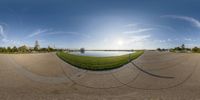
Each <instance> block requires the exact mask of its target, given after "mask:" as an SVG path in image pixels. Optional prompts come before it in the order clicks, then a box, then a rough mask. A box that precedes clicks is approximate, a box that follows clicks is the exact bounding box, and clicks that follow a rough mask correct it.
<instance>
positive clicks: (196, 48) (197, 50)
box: [192, 47, 200, 52]
mask: <svg viewBox="0 0 200 100" xmlns="http://www.w3.org/2000/svg"><path fill="white" fill-rule="evenodd" d="M199 51H200V50H199V48H198V47H194V48H192V52H199Z"/></svg>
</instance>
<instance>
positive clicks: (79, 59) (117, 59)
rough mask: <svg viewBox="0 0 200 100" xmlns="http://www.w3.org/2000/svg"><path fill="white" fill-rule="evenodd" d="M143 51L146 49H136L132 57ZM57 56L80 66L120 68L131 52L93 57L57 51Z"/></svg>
mask: <svg viewBox="0 0 200 100" xmlns="http://www.w3.org/2000/svg"><path fill="white" fill-rule="evenodd" d="M143 53H144V51H136V52H135V53H132V54H130V59H131V60H134V59H136V58H137V57H139V56H140V55H142V54H143ZM57 56H58V57H60V58H61V59H62V60H64V61H65V62H67V63H69V64H71V65H73V66H76V67H78V68H82V69H87V70H95V71H101V70H110V69H114V68H118V67H121V66H123V65H125V64H127V63H128V62H129V60H128V59H129V54H126V55H121V56H111V57H91V56H79V55H74V54H69V53H65V52H57Z"/></svg>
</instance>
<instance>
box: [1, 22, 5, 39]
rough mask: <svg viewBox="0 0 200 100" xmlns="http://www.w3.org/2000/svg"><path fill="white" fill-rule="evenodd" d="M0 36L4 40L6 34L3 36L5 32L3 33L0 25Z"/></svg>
mask: <svg viewBox="0 0 200 100" xmlns="http://www.w3.org/2000/svg"><path fill="white" fill-rule="evenodd" d="M0 36H1V37H2V38H6V34H5V32H4V28H3V26H2V25H0Z"/></svg>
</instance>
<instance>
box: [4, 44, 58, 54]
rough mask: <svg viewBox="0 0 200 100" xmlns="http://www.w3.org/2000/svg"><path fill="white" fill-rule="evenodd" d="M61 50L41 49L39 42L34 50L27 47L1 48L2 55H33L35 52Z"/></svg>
mask: <svg viewBox="0 0 200 100" xmlns="http://www.w3.org/2000/svg"><path fill="white" fill-rule="evenodd" d="M59 50H60V49H55V48H52V47H50V46H48V47H47V48H40V45H39V43H38V41H36V42H35V46H34V47H33V48H29V47H27V46H26V45H23V46H20V47H16V46H13V47H9V46H8V47H0V53H33V52H53V51H59Z"/></svg>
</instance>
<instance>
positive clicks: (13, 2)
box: [0, 0, 200, 49]
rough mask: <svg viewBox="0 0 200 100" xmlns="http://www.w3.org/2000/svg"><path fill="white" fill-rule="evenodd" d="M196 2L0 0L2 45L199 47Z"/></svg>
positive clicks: (199, 16) (199, 15)
mask: <svg viewBox="0 0 200 100" xmlns="http://www.w3.org/2000/svg"><path fill="white" fill-rule="evenodd" d="M199 10H200V1H198V0H187V1H186V0H1V1H0V46H14V45H16V46H20V45H24V44H25V45H28V46H34V42H35V40H38V41H39V43H40V45H41V46H43V47H47V46H48V45H50V46H53V45H55V46H56V47H58V48H81V47H84V48H87V49H154V48H158V47H161V48H171V47H174V46H179V45H181V44H183V43H184V44H185V45H186V46H187V47H193V46H200V38H199V36H200V13H199V12H198V11H199Z"/></svg>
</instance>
